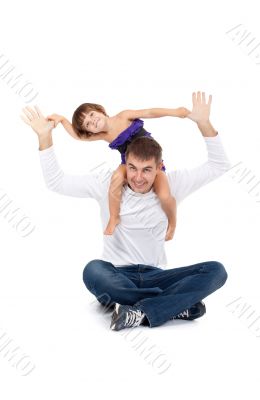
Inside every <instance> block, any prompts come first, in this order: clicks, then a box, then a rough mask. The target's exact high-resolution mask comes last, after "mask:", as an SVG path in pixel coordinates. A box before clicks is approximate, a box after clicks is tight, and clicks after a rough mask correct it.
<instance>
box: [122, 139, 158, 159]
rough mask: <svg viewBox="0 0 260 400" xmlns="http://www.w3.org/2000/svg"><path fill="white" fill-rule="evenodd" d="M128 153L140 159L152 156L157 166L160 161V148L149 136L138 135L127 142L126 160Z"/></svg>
mask: <svg viewBox="0 0 260 400" xmlns="http://www.w3.org/2000/svg"><path fill="white" fill-rule="evenodd" d="M130 153H131V154H132V155H133V156H134V157H135V158H137V159H138V160H140V161H147V160H150V159H151V158H154V159H155V163H156V165H157V166H158V164H159V163H160V162H161V161H162V148H161V146H160V145H159V143H158V142H156V140H155V139H154V138H152V137H150V136H140V137H138V138H136V139H134V140H133V141H132V142H131V143H129V145H128V146H127V149H126V153H125V159H126V160H127V158H128V156H129V154H130Z"/></svg>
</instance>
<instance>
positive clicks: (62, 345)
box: [0, 287, 259, 400]
mask: <svg viewBox="0 0 260 400" xmlns="http://www.w3.org/2000/svg"><path fill="white" fill-rule="evenodd" d="M220 291H221V292H222V293H221V294H220ZM81 292H82V293H81V294H80V295H79V296H78V297H75V296H74V297H73V296H71V297H69V296H67V297H49V296H48V297H47V296H46V297H34V298H30V297H19V298H18V297H5V298H3V297H2V298H1V308H0V311H1V319H2V321H5V326H2V327H1V328H2V332H1V333H3V330H4V328H6V330H5V333H6V338H7V336H8V337H9V338H10V339H12V340H13V342H12V344H10V345H9V348H10V349H11V347H12V346H13V348H14V347H15V346H14V345H15V344H16V345H17V346H19V347H20V349H21V355H22V353H26V354H27V356H29V357H28V358H27V362H28V361H30V365H28V364H27V363H26V362H25V361H23V362H22V361H21V363H20V364H19V363H15V362H14V359H13V360H12V361H8V359H7V358H8V357H7V356H5V357H4V351H3V350H2V351H1V352H0V369H1V378H2V379H1V390H3V393H5V397H4V398H5V399H6V400H11V399H17V398H21V399H36V398H37V400H43V399H46V398H48V399H56V398H57V399H58V398H59V399H60V398H76V399H78V400H81V399H86V398H88V396H89V395H90V393H92V395H91V397H93V398H96V397H98V398H99V397H101V396H106V397H107V398H111V399H112V398H121V396H124V398H129V399H130V398H132V397H133V395H134V396H149V397H152V398H158V396H169V395H170V396H173V397H174V398H178V399H188V398H193V399H198V400H199V399H203V400H204V399H205V400H206V399H208V398H211V399H214V400H215V399H216V400H217V399H219V398H226V397H232V398H238V397H239V398H245V397H247V398H250V399H257V398H258V394H257V393H258V370H259V369H258V367H257V365H258V360H259V338H257V337H256V335H257V333H256V332H255V331H254V330H253V326H252V328H251V329H249V328H248V325H249V322H248V321H246V320H245V319H242V318H238V316H235V314H234V313H232V312H231V311H232V310H233V311H234V307H231V306H227V304H228V303H231V302H232V301H234V300H235V298H234V297H233V298H228V289H227V288H224V287H223V288H222V289H220V290H219V292H215V293H214V294H212V295H211V296H209V297H208V298H207V299H205V304H206V307H207V313H206V315H205V316H203V317H202V318H200V319H198V320H196V321H169V322H167V323H166V324H164V325H163V326H160V327H157V328H152V329H151V328H149V327H138V328H134V329H127V330H121V331H119V332H115V331H111V330H110V329H109V325H110V317H111V313H104V309H103V308H102V306H101V305H100V304H99V303H98V302H97V301H96V299H95V298H94V296H92V295H91V294H90V293H89V292H87V291H85V290H84V287H83V288H82V290H81ZM251 322H253V319H252V320H251ZM256 326H257V322H256V323H255V328H256ZM258 335H259V332H258ZM0 337H1V334H0ZM0 343H2V344H3V343H4V340H3V339H2V341H1V342H0ZM149 349H150V350H149ZM9 355H10V354H9ZM20 358H21V357H20ZM18 359H19V357H17V359H16V361H18ZM13 364H14V366H12V365H13ZM26 364H27V365H26ZM32 368H34V369H32ZM27 373H28V375H27ZM23 375H25V376H23Z"/></svg>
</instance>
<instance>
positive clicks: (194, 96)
mask: <svg viewBox="0 0 260 400" xmlns="http://www.w3.org/2000/svg"><path fill="white" fill-rule="evenodd" d="M192 104H193V106H195V105H196V93H195V92H193V93H192Z"/></svg>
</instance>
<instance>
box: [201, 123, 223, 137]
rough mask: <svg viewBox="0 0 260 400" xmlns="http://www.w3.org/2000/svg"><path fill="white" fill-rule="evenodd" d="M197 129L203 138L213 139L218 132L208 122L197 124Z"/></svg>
mask: <svg viewBox="0 0 260 400" xmlns="http://www.w3.org/2000/svg"><path fill="white" fill-rule="evenodd" d="M197 125H198V128H199V130H200V131H201V133H202V135H203V136H205V137H213V136H217V134H218V132H217V131H216V129H214V128H213V126H212V124H211V122H210V120H209V119H208V120H203V121H198V122H197Z"/></svg>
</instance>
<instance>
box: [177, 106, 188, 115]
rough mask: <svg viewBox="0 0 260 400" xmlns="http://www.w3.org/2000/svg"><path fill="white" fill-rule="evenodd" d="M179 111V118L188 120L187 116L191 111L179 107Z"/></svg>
mask: <svg viewBox="0 0 260 400" xmlns="http://www.w3.org/2000/svg"><path fill="white" fill-rule="evenodd" d="M177 111H178V117H179V118H186V117H187V115H188V114H190V113H191V111H190V110H188V109H187V108H185V107H179V108H177Z"/></svg>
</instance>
